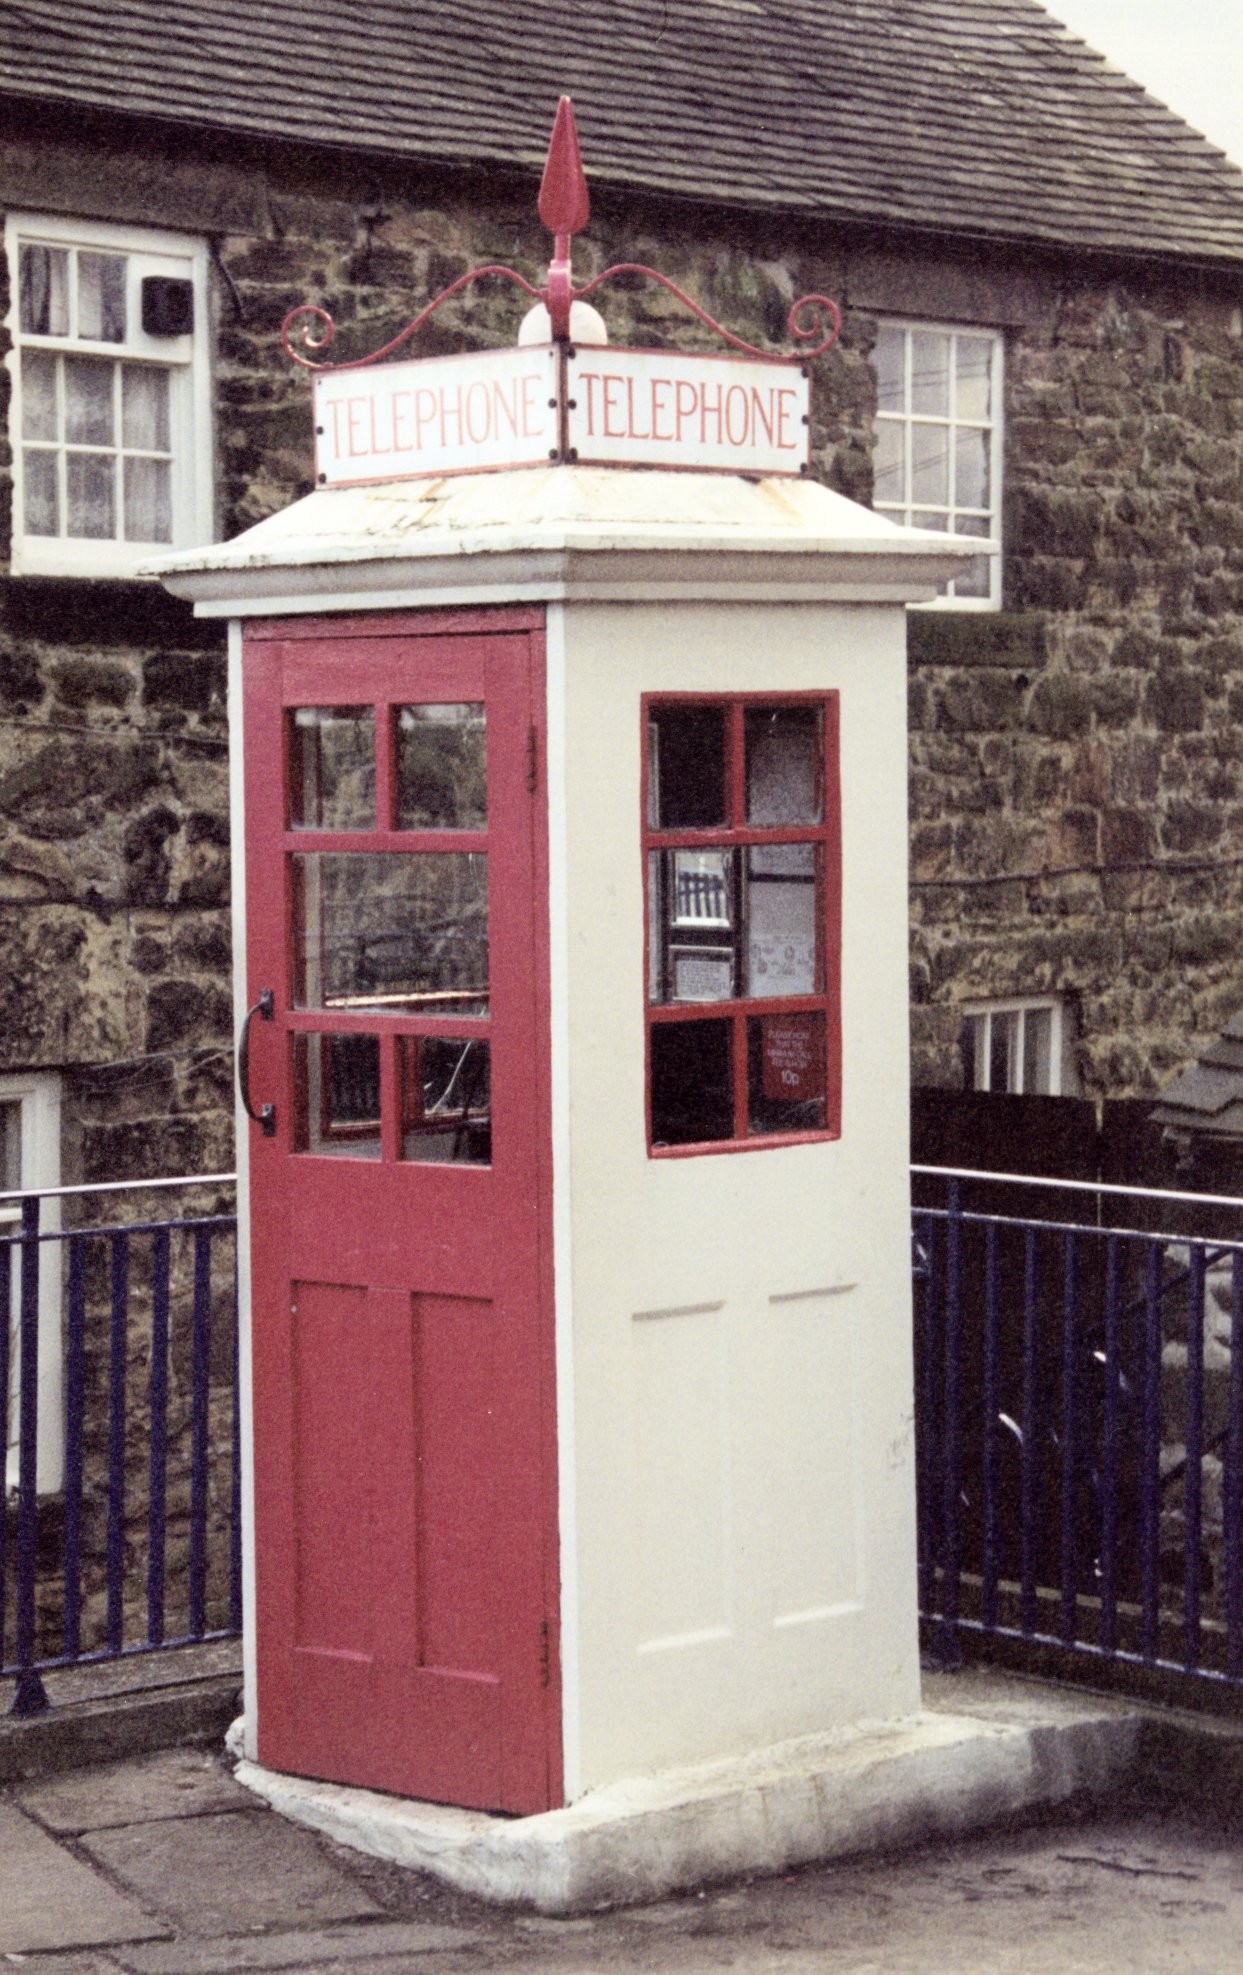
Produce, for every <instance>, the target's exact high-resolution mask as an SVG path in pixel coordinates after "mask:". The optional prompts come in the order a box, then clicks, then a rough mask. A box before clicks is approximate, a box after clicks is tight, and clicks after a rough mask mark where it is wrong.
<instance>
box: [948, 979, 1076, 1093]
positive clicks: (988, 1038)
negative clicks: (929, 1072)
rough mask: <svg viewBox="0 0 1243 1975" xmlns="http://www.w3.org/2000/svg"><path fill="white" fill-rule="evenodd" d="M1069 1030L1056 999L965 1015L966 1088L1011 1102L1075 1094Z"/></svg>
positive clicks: (985, 1005)
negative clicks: (989, 1092)
mask: <svg viewBox="0 0 1243 1975" xmlns="http://www.w3.org/2000/svg"><path fill="white" fill-rule="evenodd" d="M1069 1042H1070V1027H1069V1022H1068V1018H1067V1011H1066V1007H1065V1004H1064V1003H1063V1002H1062V1001H1060V1000H1059V999H1058V998H1057V997H1056V996H1055V995H1044V996H1040V997H1035V998H1031V997H1029V998H1026V999H1024V998H1019V997H1015V998H1014V999H1012V1000H1003V1001H989V1002H980V1003H977V1004H976V1005H974V1006H968V1007H967V1008H965V1009H964V1010H963V1024H962V1036H961V1044H960V1047H961V1053H962V1070H963V1077H962V1080H963V1088H964V1089H965V1090H980V1091H993V1092H997V1093H1002V1094H1004V1095H1007V1096H1010V1097H1066V1096H1070V1095H1071V1094H1072V1093H1073V1089H1074V1076H1073V1069H1072V1067H1071V1064H1070V1058H1069Z"/></svg>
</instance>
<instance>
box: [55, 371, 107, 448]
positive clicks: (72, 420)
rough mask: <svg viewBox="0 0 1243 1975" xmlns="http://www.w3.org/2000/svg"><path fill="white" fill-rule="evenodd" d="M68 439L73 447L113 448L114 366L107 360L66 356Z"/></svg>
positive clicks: (66, 421) (66, 420)
mask: <svg viewBox="0 0 1243 1975" xmlns="http://www.w3.org/2000/svg"><path fill="white" fill-rule="evenodd" d="M64 364H65V437H66V439H67V440H68V441H69V444H70V445H71V446H111V445H113V444H114V443H115V436H114V429H113V419H112V376H113V369H114V366H113V365H112V364H111V363H109V362H108V360H107V358H106V357H66V358H65V359H64Z"/></svg>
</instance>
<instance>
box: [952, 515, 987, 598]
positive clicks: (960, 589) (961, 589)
mask: <svg viewBox="0 0 1243 1975" xmlns="http://www.w3.org/2000/svg"><path fill="white" fill-rule="evenodd" d="M988 532H989V524H988V522H987V521H977V520H975V519H974V518H964V517H963V516H962V515H959V517H958V519H957V521H956V522H955V523H954V533H955V534H956V535H978V536H980V537H981V538H983V537H984V536H986V535H987V534H988ZM991 576H992V564H991V562H990V559H989V557H988V556H986V555H981V556H975V557H974V558H973V559H972V560H971V561H970V562H969V563H968V564H967V566H966V568H965V569H963V570H961V571H960V572H959V574H958V575H957V576H956V577H955V578H954V595H955V596H956V597H986V596H988V594H989V586H990V580H991Z"/></svg>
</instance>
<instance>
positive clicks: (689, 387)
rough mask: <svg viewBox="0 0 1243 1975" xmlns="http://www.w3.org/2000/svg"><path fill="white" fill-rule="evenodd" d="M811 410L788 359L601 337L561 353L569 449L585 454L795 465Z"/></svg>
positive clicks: (654, 461) (742, 465)
mask: <svg viewBox="0 0 1243 1975" xmlns="http://www.w3.org/2000/svg"><path fill="white" fill-rule="evenodd" d="M810 411H811V386H810V384H809V382H808V379H807V377H806V375H805V373H804V372H803V371H801V370H800V369H799V368H798V367H797V366H796V365H794V364H784V363H782V364H777V363H763V362H761V361H757V360H755V359H753V358H746V357H700V356H687V355H685V354H683V353H682V352H681V351H675V350H624V349H611V348H609V347H608V346H607V345H606V346H603V347H599V348H591V349H588V348H585V347H584V348H581V349H575V350H574V351H573V352H572V353H571V354H570V356H569V358H568V359H567V364H566V412H567V416H566V434H567V442H568V445H569V448H570V453H569V457H570V458H571V459H573V458H575V457H577V458H578V459H579V460H581V461H582V462H584V464H591V465H608V466H664V467H694V468H696V469H698V471H700V472H703V471H704V469H705V468H707V469H709V470H712V469H715V470H717V471H719V472H726V473H762V474H765V475H768V474H774V473H801V472H802V471H803V470H804V468H805V466H806V463H807V460H808V458H809V449H810V438H811V427H810Z"/></svg>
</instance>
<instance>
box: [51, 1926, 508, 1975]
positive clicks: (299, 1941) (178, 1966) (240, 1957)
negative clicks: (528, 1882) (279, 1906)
mask: <svg viewBox="0 0 1243 1975" xmlns="http://www.w3.org/2000/svg"><path fill="white" fill-rule="evenodd" d="M483 1938H484V1937H483V1935H482V1934H481V1933H480V1932H479V1931H478V1930H476V1929H468V1928H464V1927H438V1926H436V1925H434V1924H433V1923H431V1922H428V1921H420V1920H372V1921H360V1922H357V1923H356V1924H355V1925H354V1926H352V1927H315V1928H308V1929H307V1931H306V1932H305V1933H296V1934H264V1935H261V1936H259V1937H257V1938H254V1939H250V1940H247V1939H238V1938H236V1937H234V1938H233V1939H231V1940H227V1941H202V1940H189V1941H185V1940H183V1941H167V1942H166V1941H153V1942H151V1943H150V1944H149V1945H146V1946H142V1947H132V1948H126V1949H125V1950H124V1951H123V1953H122V1954H121V1956H120V1957H119V1959H120V1960H121V1961H122V1963H123V1965H124V1967H125V1968H126V1969H128V1970H132V1971H133V1975H242V1971H244V1970H248V1969H254V1970H264V1969H292V1968H317V1967H319V1966H321V1965H322V1964H323V1963H324V1962H332V1961H345V1962H354V1963H355V1964H356V1963H357V1961H358V1960H359V1959H366V1958H375V1957H383V1956H388V1955H398V1954H401V1955H415V1956H422V1955H425V1954H447V1953H450V1952H452V1951H454V1950H457V1949H466V1948H473V1947H476V1946H478V1945H479V1943H480V1941H481V1940H482V1939H483ZM390 1972H391V1964H390ZM40 1975H42V1971H40Z"/></svg>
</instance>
